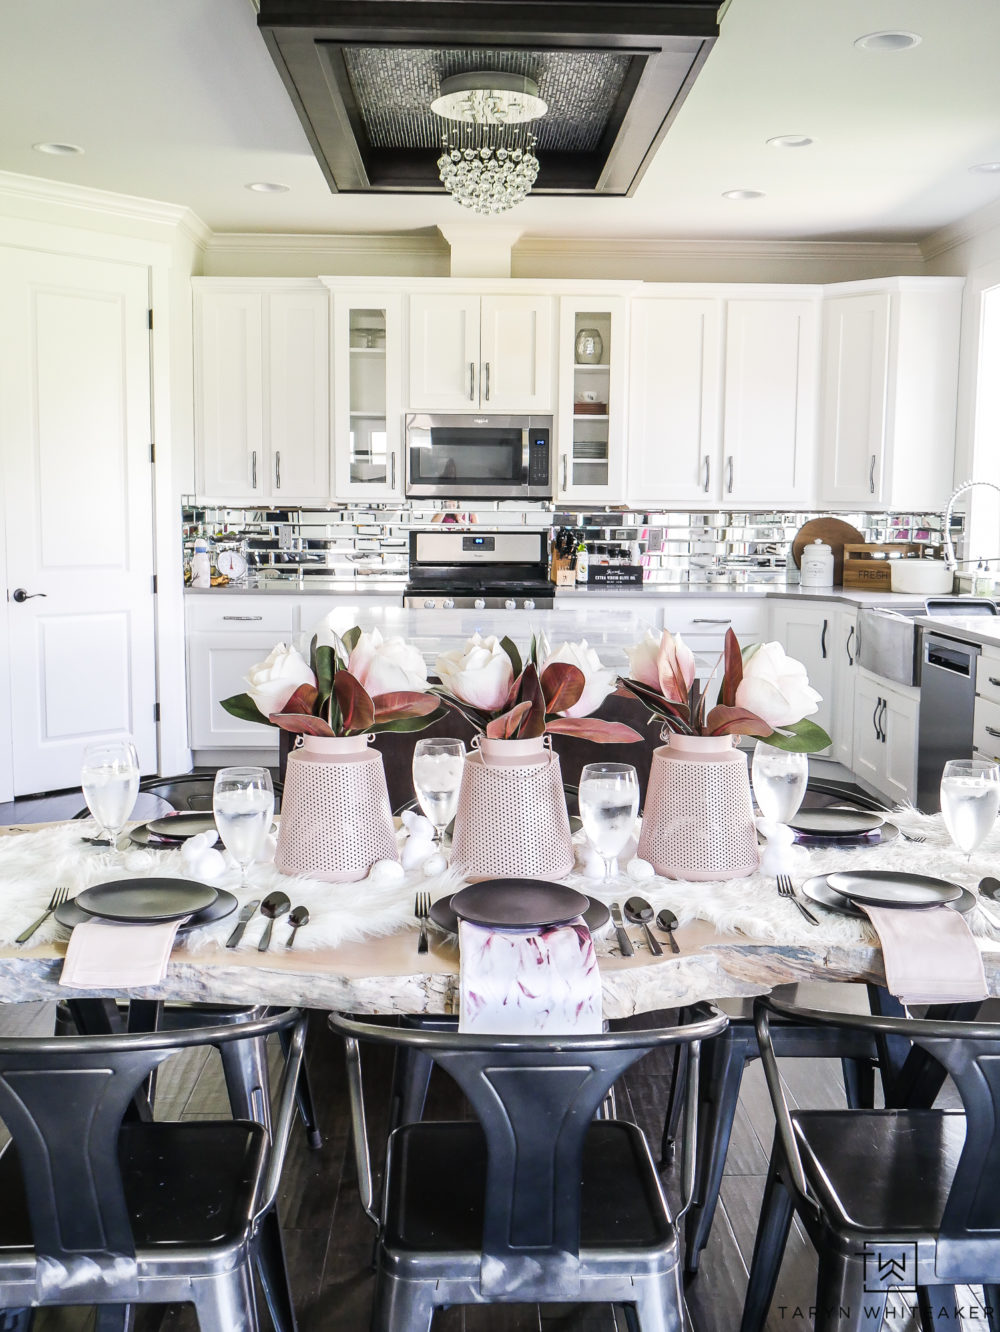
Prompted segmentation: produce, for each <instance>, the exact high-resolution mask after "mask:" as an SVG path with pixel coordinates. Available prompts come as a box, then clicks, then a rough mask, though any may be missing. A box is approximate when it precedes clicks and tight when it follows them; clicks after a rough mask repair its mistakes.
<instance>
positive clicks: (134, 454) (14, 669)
mask: <svg viewBox="0 0 1000 1332" xmlns="http://www.w3.org/2000/svg"><path fill="white" fill-rule="evenodd" d="M0 290H2V291H3V300H2V301H0V327H2V338H0V341H2V344H3V346H4V348H5V353H4V356H3V357H2V358H0V468H2V471H3V475H4V486H3V500H2V504H3V514H4V518H5V533H6V564H7V588H6V594H7V600H6V605H5V611H6V617H7V631H8V636H9V637H8V641H9V644H10V699H9V700H7V699H4V700H2V702H0V706H2V707H4V708H6V707H8V706H9V707H10V710H11V717H12V721H11V736H12V766H13V786H14V792H15V794H17V795H26V794H29V793H31V792H35V791H48V790H56V789H58V788H61V787H72V786H78V785H79V781H80V765H81V759H82V756H83V750H84V747H85V746H86V745H87V744H89V743H91V742H92V741H95V740H103V739H111V738H116V737H118V736H123V735H129V734H131V735H132V736H133V738H134V739H135V742H136V745H137V747H138V750H139V758H140V762H141V766H142V771H143V772H144V773H149V772H154V771H155V770H156V727H155V723H154V715H153V709H154V703H155V699H156V672H155V657H154V628H153V621H154V617H153V597H152V574H153V537H152V528H153V511H152V473H151V464H150V396H149V333H148V327H147V309H148V290H149V278H148V271H147V269H145V268H140V267H133V266H129V265H125V264H115V263H109V262H105V261H102V260H93V259H81V258H76V257H73V258H70V257H64V256H60V255H48V254H37V253H35V252H33V251H15V250H4V251H0ZM17 589H23V590H24V591H25V592H26V593H27V594H28V596H29V597H30V598H31V599H30V600H24V601H18V600H15V598H14V594H15V591H16V590H17Z"/></svg>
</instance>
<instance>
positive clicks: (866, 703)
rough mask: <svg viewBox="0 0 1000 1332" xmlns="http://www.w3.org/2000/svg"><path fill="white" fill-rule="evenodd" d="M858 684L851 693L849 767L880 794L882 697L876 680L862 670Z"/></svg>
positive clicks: (883, 708) (881, 774)
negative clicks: (851, 746)
mask: <svg viewBox="0 0 1000 1332" xmlns="http://www.w3.org/2000/svg"><path fill="white" fill-rule="evenodd" d="M857 681H858V686H857V689H856V690H855V694H854V760H853V763H852V764H851V768H852V771H853V772H854V774H855V776H857V777H860V778H861V780H862V781H865V782H867V783H868V785H869V786H872V787H874V788H875V790H876V791H878V792H880V793H881V791H882V789H883V787H884V786H885V754H884V751H883V746H882V735H883V731H882V726H881V721H882V714H883V712H884V711H885V694H884V693H883V691H882V690H881V689H880V687H879V683H878V681H877V680H875V679H873V678H872V677H871V676H870V675H867V674H866V673H865V672H864V671H861V670H859V671H858V673H857Z"/></svg>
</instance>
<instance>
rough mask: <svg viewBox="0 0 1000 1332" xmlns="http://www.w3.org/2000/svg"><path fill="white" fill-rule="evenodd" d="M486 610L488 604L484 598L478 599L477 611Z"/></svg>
mask: <svg viewBox="0 0 1000 1332" xmlns="http://www.w3.org/2000/svg"><path fill="white" fill-rule="evenodd" d="M485 609H486V602H485V601H484V600H483V598H482V597H476V610H485Z"/></svg>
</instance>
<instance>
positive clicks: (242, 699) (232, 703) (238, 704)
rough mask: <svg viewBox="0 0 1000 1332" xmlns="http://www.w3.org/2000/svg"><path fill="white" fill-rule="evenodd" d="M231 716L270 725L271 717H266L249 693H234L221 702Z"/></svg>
mask: <svg viewBox="0 0 1000 1332" xmlns="http://www.w3.org/2000/svg"><path fill="white" fill-rule="evenodd" d="M219 707H220V708H224V709H225V711H226V712H228V713H229V715H230V717H239V719H240V721H248V722H259V723H260V725H261V726H270V725H271V721H270V718H268V717H265V716H264V714H263V713H262V712H261V710H260V708H258V706H257V704H256V703H255V702H254V701H253V699H252V698H251V697H250V695H249V694H234V695H233V696H232V698H224V699H222V700H221V701H220V703H219Z"/></svg>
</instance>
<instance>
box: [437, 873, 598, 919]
mask: <svg viewBox="0 0 1000 1332" xmlns="http://www.w3.org/2000/svg"><path fill="white" fill-rule="evenodd" d="M588 901H589V899H588V897H587V895H586V893H578V892H577V891H576V889H575V888H567V887H566V886H565V885H564V884H559V883H547V882H546V881H545V880H544V879H483V880H482V881H481V882H480V883H472V884H470V885H469V886H468V888H460V889H459V890H458V892H457V893H455V895H454V896H453V897H452V899H451V909H452V911H454V913H455V915H456V916H458V917H459V919H461V920H468V921H471V922H472V924H473V925H486V926H488V927H489V928H490V929H495V930H541V929H545V928H546V927H547V926H550V925H565V924H567V923H568V922H569V921H571V920H575V919H576V918H577V916H582V915H583V913H584V912H585V911H586V909H587V903H588Z"/></svg>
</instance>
